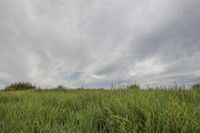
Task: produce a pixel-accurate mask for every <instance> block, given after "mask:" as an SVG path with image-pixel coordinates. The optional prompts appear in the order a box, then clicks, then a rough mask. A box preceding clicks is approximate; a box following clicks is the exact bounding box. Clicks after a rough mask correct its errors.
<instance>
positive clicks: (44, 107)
mask: <svg viewBox="0 0 200 133" xmlns="http://www.w3.org/2000/svg"><path fill="white" fill-rule="evenodd" d="M0 132H3V133H4V132H5V133H11V132H16V133H18V132H25V133H29V132H44V133H45V132H50V133H56V132H67V133H95V132H100V133H104V132H113V133H115V132H119V133H127V132H133V133H134V132H149V133H156V132H166V133H169V132H187V133H189V132H200V92H198V91H194V90H134V89H132V90H131V89H129V90H117V91H111V90H27V91H1V92H0Z"/></svg>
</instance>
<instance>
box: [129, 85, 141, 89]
mask: <svg viewBox="0 0 200 133" xmlns="http://www.w3.org/2000/svg"><path fill="white" fill-rule="evenodd" d="M128 89H135V90H140V86H139V85H136V84H133V85H131V86H129V87H128Z"/></svg>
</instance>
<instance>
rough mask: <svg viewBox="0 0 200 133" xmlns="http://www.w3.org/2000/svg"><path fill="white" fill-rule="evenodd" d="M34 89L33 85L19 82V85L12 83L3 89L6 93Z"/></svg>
mask: <svg viewBox="0 0 200 133" xmlns="http://www.w3.org/2000/svg"><path fill="white" fill-rule="evenodd" d="M31 89H36V87H35V86H34V85H32V84H31V83H27V82H19V83H13V84H11V85H9V86H7V87H5V90H8V91H18V90H31Z"/></svg>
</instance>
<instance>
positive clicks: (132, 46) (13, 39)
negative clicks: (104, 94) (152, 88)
mask: <svg viewBox="0 0 200 133" xmlns="http://www.w3.org/2000/svg"><path fill="white" fill-rule="evenodd" d="M199 5H200V2H198V1H195V0H191V1H186V0H183V1H178V0H175V1H174V0H169V1H162V0H156V1H146V0H141V1H136V0H135V1H132V0H128V1H126V2H124V1H120V0H117V1H116V0H102V1H97V0H82V1H81V0H80V1H69V0H67V1H66V0H58V1H53V0H44V1H39V0H36V1H30V0H20V1H19V0H15V1H14V0H7V1H1V2H0V61H1V66H0V81H1V82H3V83H7V82H13V81H18V80H27V81H31V82H34V83H38V84H39V85H41V86H55V85H57V84H63V85H66V86H74V87H76V86H88V87H101V86H102V87H109V86H110V84H111V83H112V82H114V81H122V80H141V81H144V82H153V81H154V82H159V81H160V80H161V79H162V80H163V81H168V80H178V81H184V82H186V80H187V79H188V80H189V79H190V80H191V79H192V80H195V81H198V80H199V77H200V69H199V68H198V66H199V65H200V64H199V63H198V62H200V60H199V58H198V57H199V56H200V54H199V53H200V40H199V35H200V28H199V27H200V23H199V22H200V16H199V12H200V10H199V8H198V7H199Z"/></svg>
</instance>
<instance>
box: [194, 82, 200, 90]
mask: <svg viewBox="0 0 200 133" xmlns="http://www.w3.org/2000/svg"><path fill="white" fill-rule="evenodd" d="M192 90H200V83H198V84H194V85H193V86H192Z"/></svg>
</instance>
